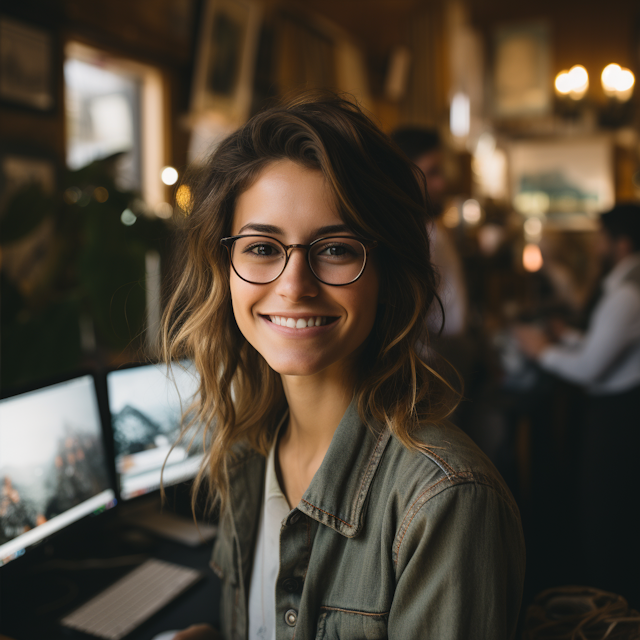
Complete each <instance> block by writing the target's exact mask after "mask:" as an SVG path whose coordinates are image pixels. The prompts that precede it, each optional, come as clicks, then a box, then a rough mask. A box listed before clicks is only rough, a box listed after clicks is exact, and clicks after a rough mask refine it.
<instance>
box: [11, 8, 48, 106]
mask: <svg viewBox="0 0 640 640" xmlns="http://www.w3.org/2000/svg"><path fill="white" fill-rule="evenodd" d="M54 75H55V69H54V38H53V34H52V33H51V32H49V31H47V30H46V29H43V28H41V27H36V26H34V25H30V24H27V23H25V22H21V21H19V20H14V19H13V18H8V17H6V16H0V100H1V101H3V102H10V103H14V104H16V105H21V106H24V107H28V108H31V109H36V110H38V111H50V110H52V109H53V108H54V106H55V98H54V95H55V94H54Z"/></svg>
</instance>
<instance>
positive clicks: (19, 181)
mask: <svg viewBox="0 0 640 640" xmlns="http://www.w3.org/2000/svg"><path fill="white" fill-rule="evenodd" d="M56 182H57V169H56V164H55V162H54V160H53V158H51V157H49V156H45V155H42V156H40V155H31V154H26V153H20V152H15V153H13V152H9V153H4V154H2V155H0V194H2V195H1V196H0V217H1V216H2V214H3V212H4V209H5V207H6V204H7V202H8V201H9V200H10V199H11V198H12V197H13V195H14V194H15V193H16V192H18V191H19V190H21V189H23V188H24V187H27V186H29V185H37V186H38V187H40V189H41V190H42V192H43V193H45V194H48V195H51V194H52V193H53V192H54V191H55V188H56Z"/></svg>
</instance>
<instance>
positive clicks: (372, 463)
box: [297, 400, 391, 538]
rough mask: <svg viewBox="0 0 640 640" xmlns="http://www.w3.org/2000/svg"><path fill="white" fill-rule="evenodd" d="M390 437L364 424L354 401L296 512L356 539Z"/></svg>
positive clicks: (385, 429)
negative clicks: (372, 484) (370, 490)
mask: <svg viewBox="0 0 640 640" xmlns="http://www.w3.org/2000/svg"><path fill="white" fill-rule="evenodd" d="M390 437H391V434H390V432H389V430H388V429H387V428H381V427H380V425H377V427H376V425H366V424H363V423H362V421H361V420H360V416H359V415H358V409H357V406H356V401H355V400H353V401H352V402H351V404H350V405H349V407H348V408H347V410H346V412H345V414H344V416H343V417H342V420H341V421H340V424H339V425H338V428H337V429H336V431H335V433H334V435H333V439H332V440H331V444H330V445H329V449H328V451H327V453H326V455H325V457H324V460H323V461H322V464H321V465H320V468H319V469H318V471H317V472H316V474H315V475H314V476H313V480H312V481H311V484H310V485H309V487H308V489H307V490H306V491H305V493H304V495H303V496H302V500H301V501H300V503H299V504H298V506H297V508H298V510H299V511H301V512H302V513H304V514H306V515H308V516H309V517H310V518H313V519H314V520H317V521H318V522H320V523H321V524H324V525H326V526H327V527H331V528H332V529H334V530H335V531H337V532H338V533H340V534H341V535H343V536H345V537H347V538H354V537H355V536H357V535H358V533H359V532H360V531H361V529H362V527H363V525H364V518H365V506H366V504H367V497H368V495H369V489H370V487H371V483H372V481H373V478H374V476H375V473H376V471H377V469H378V466H379V465H380V460H381V459H382V454H383V453H384V450H385V448H386V446H387V443H388V442H389V438H390Z"/></svg>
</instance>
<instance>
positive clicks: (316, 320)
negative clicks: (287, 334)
mask: <svg viewBox="0 0 640 640" xmlns="http://www.w3.org/2000/svg"><path fill="white" fill-rule="evenodd" d="M269 320H271V322H273V324H277V325H279V326H281V327H289V328H291V329H306V328H307V327H321V326H322V325H325V324H327V318H326V316H317V317H316V316H314V317H311V318H285V317H283V316H269Z"/></svg>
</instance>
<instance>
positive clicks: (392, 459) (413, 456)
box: [383, 423, 515, 507]
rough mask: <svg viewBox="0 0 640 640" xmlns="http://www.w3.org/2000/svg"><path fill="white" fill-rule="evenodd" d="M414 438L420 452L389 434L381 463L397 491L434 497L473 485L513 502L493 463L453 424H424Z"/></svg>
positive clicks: (408, 494)
mask: <svg viewBox="0 0 640 640" xmlns="http://www.w3.org/2000/svg"><path fill="white" fill-rule="evenodd" d="M414 437H415V438H416V440H417V441H418V442H419V443H420V450H417V451H416V450H410V449H407V448H406V447H405V446H404V445H403V444H402V443H401V442H400V441H399V440H398V439H397V438H396V437H394V436H393V435H392V437H391V438H390V441H389V445H388V450H387V451H386V452H385V458H386V460H385V461H384V463H383V466H384V467H386V468H387V470H388V471H391V470H393V474H394V477H395V479H396V485H397V489H398V490H400V491H401V492H403V493H406V494H407V497H409V496H410V495H414V494H415V493H416V492H421V493H422V492H425V491H426V492H427V494H429V495H435V494H436V493H439V492H441V491H444V490H446V489H447V488H451V487H454V486H458V485H464V484H474V485H478V486H485V487H487V489H488V490H490V491H493V492H495V493H496V494H497V495H499V496H500V497H501V498H502V499H503V500H505V501H506V502H507V503H513V497H512V495H511V492H510V491H509V489H508V488H507V486H506V484H505V482H504V480H503V479H502V477H501V476H500V474H499V473H498V471H497V470H496V468H495V467H494V465H493V463H492V462H491V461H490V460H489V458H488V457H487V456H486V455H485V454H484V453H483V452H482V451H481V450H480V448H479V447H478V446H477V445H476V444H475V443H474V442H473V440H471V438H469V436H467V435H466V434H465V433H464V432H463V431H462V430H461V429H459V428H458V427H456V426H455V425H453V424H451V423H444V424H438V425H433V424H425V425H423V426H422V428H421V429H420V430H419V431H418V432H417V433H416V434H414ZM513 506H514V507H515V504H514V505H513Z"/></svg>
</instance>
